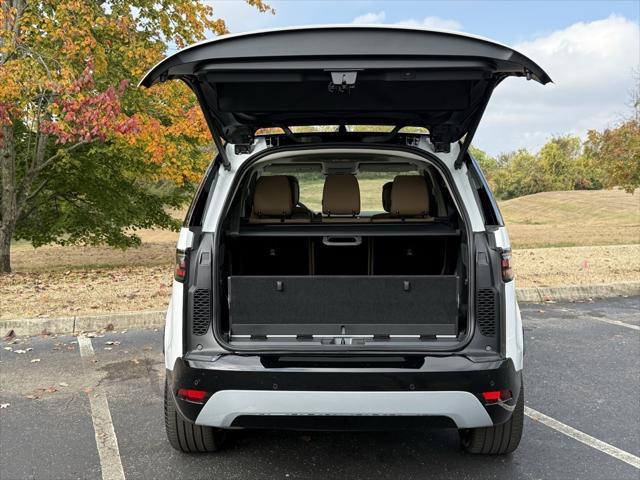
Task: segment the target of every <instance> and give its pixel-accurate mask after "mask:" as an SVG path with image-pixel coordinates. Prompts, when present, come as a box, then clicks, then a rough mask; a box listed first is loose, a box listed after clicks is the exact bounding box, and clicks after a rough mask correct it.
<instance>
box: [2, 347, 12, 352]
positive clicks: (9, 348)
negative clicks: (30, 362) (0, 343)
mask: <svg viewBox="0 0 640 480" xmlns="http://www.w3.org/2000/svg"><path fill="white" fill-rule="evenodd" d="M4 349H5V350H8V351H11V350H13V348H11V347H4Z"/></svg>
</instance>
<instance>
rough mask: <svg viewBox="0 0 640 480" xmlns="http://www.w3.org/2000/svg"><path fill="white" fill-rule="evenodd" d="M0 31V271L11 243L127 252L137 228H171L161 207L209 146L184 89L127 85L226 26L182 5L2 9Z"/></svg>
mask: <svg viewBox="0 0 640 480" xmlns="http://www.w3.org/2000/svg"><path fill="white" fill-rule="evenodd" d="M247 3H248V4H250V5H252V6H254V7H256V8H257V9H259V10H260V11H263V12H265V11H270V10H271V9H270V8H269V7H268V5H266V4H264V3H263V2H262V1H261V0H247ZM159 7H160V8H159ZM0 24H1V30H0V176H1V183H0V273H2V272H9V271H10V270H11V263H10V244H11V241H12V239H18V238H22V239H26V240H29V241H30V242H32V243H33V244H34V245H35V246H38V245H42V244H45V243H50V242H57V243H62V244H67V243H70V244H73V243H91V244H96V243H106V244H109V245H112V246H120V247H124V246H129V245H135V244H137V243H139V238H138V237H137V236H136V235H135V233H134V232H133V231H134V230H135V229H137V228H147V227H154V226H155V227H175V226H176V225H175V221H174V220H173V219H172V218H171V217H170V216H169V215H168V214H167V213H166V207H167V206H179V205H180V204H182V202H183V201H184V199H185V198H186V195H187V194H188V192H189V189H190V188H191V185H192V184H193V182H194V181H197V179H198V178H199V176H200V175H201V173H202V171H203V170H204V167H205V166H206V164H207V163H208V162H209V160H210V158H211V154H212V151H211V147H210V137H209V134H208V130H207V129H206V125H205V123H204V120H203V118H202V115H201V113H200V111H199V107H198V106H197V103H196V102H195V99H194V97H193V96H192V95H191V94H190V92H189V90H188V89H187V88H186V87H185V86H184V85H182V84H179V83H176V82H168V83H167V84H163V85H160V86H157V87H154V88H152V89H149V90H146V89H136V88H135V84H136V83H137V81H138V80H139V79H140V77H141V76H142V75H143V74H144V73H145V72H146V70H147V69H148V68H150V67H151V66H152V65H154V64H155V63H157V62H158V61H159V60H160V59H161V58H162V57H163V56H164V55H166V54H167V52H168V48H169V47H168V46H169V45H171V46H172V47H173V48H175V47H178V48H180V47H183V46H186V45H187V44H190V43H193V42H196V41H199V40H202V39H204V38H205V37H206V35H207V34H209V32H212V33H214V34H222V33H226V31H227V28H226V25H225V23H224V21H223V20H222V19H217V18H215V17H214V12H213V11H212V8H211V7H210V6H208V5H205V4H203V3H201V2H196V1H189V0H166V1H163V2H161V3H158V2H156V1H154V0H110V1H108V2H107V1H99V0H95V1H89V0H85V1H82V0H39V1H27V0H3V2H2V7H1V9H0Z"/></svg>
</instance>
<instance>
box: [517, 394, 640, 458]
mask: <svg viewBox="0 0 640 480" xmlns="http://www.w3.org/2000/svg"><path fill="white" fill-rule="evenodd" d="M524 414H525V415H526V416H527V417H529V418H530V419H532V420H535V421H536V422H540V423H542V424H544V425H546V426H547V427H549V428H553V429H554V430H556V431H558V432H560V433H562V434H564V435H566V436H567V437H571V438H573V439H574V440H577V441H579V442H581V443H584V444H585V445H588V446H589V447H591V448H595V449H596V450H599V451H601V452H602V453H606V454H607V455H609V456H611V457H613V458H616V459H618V460H622V461H623V462H626V463H628V464H629V465H631V466H632V467H635V468H637V469H640V457H636V456H635V455H633V454H631V453H629V452H625V451H624V450H621V449H619V448H618V447H614V446H613V445H609V444H608V443H606V442H603V441H602V440H598V439H597V438H594V437H592V436H591V435H587V434H586V433H584V432H581V431H580V430H576V429H575V428H573V427H570V426H569V425H565V424H564V423H562V422H559V421H558V420H556V419H554V418H551V417H549V416H547V415H545V414H544V413H540V412H538V411H537V410H534V409H533V408H530V407H524Z"/></svg>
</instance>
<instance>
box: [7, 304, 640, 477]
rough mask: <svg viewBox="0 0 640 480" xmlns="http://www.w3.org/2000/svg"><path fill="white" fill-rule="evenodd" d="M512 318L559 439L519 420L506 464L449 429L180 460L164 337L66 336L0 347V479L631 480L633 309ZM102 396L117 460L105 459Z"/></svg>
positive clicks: (638, 402) (312, 436) (528, 384)
mask: <svg viewBox="0 0 640 480" xmlns="http://www.w3.org/2000/svg"><path fill="white" fill-rule="evenodd" d="M522 314H523V319H524V328H525V345H526V355H525V388H526V404H527V406H528V407H529V408H530V409H533V410H529V413H531V412H532V411H533V412H540V413H542V414H544V415H546V416H548V417H551V419H552V420H553V421H554V422H557V424H558V425H560V427H559V428H551V427H550V426H549V425H548V424H545V423H543V422H541V421H540V420H539V419H535V416H532V415H530V416H529V417H527V418H526V420H525V432H524V437H523V440H522V443H521V444H520V447H519V449H518V450H517V451H516V452H515V453H514V454H512V455H509V456H504V457H480V456H473V455H469V454H465V453H463V452H462V451H461V450H460V448H459V445H458V436H457V432H456V431H455V430H426V431H405V432H402V431H394V432H368V433H364V432H358V433H330V432H327V433H324V432H322V433H319V432H286V431H236V432H233V434H232V435H230V438H229V441H228V443H227V445H226V447H225V449H224V450H222V451H220V452H217V453H215V454H208V455H183V454H180V453H178V452H176V451H174V450H172V449H171V447H170V446H169V444H168V443H167V441H166V439H165V435H164V422H163V409H162V404H163V401H162V386H163V382H164V367H163V360H162V352H161V349H162V345H161V343H162V332H159V331H135V332H134V331H131V332H124V333H123V332H107V333H105V334H104V335H103V336H102V334H99V335H98V336H96V337H94V338H91V339H90V347H92V348H93V352H95V356H87V355H84V354H83V356H81V355H80V345H79V344H78V339H77V338H75V337H70V336H58V337H30V338H20V339H17V343H12V342H11V341H5V342H2V344H1V346H2V348H1V349H0V362H1V363H0V407H2V408H0V478H1V479H2V480H11V479H27V478H37V479H75V478H79V479H94V478H95V479H101V478H118V471H120V472H121V473H122V474H123V476H124V477H125V478H127V479H138V478H140V479H147V478H148V479H164V478H190V479H205V478H216V479H227V478H229V479H252V478H283V479H296V478H362V479H375V478H389V479H391V478H393V479H398V478H407V479H412V478H416V479H417V478H452V479H453V478H455V479H493V478H495V479H505V478H506V479H512V478H513V479H516V478H517V479H606V480H609V479H638V478H640V469H639V468H640V467H638V466H634V465H633V463H635V462H637V461H638V460H639V459H638V456H640V377H639V372H638V360H639V359H640V297H635V298H620V299H612V300H599V301H595V302H589V303H567V304H560V303H557V304H555V303H554V304H542V305H532V304H529V305H524V306H522ZM2 333H3V334H4V333H6V332H2ZM83 342H84V345H85V351H84V353H86V344H87V341H86V340H85V341H83ZM81 343H82V342H81ZM28 349H31V350H28ZM19 350H20V351H24V353H16V351H19ZM100 398H106V402H104V404H105V406H106V405H107V403H108V406H107V408H106V413H107V416H109V415H110V422H108V429H111V428H112V430H110V431H111V435H113V434H114V435H115V438H116V439H117V448H116V449H115V452H114V451H113V449H111V451H108V452H107V453H105V450H104V442H105V439H104V436H105V435H106V436H109V435H107V434H106V433H105V432H107V433H108V431H107V430H108V429H107V430H105V427H104V418H103V417H104V412H103V415H102V418H96V417H100V414H99V413H97V412H98V411H99V408H100V407H99V405H100V403H99V402H98V400H99V399H100ZM97 399H98V400H97ZM111 425H112V427H111ZM565 427H566V428H565ZM576 430H577V431H579V433H581V434H586V438H587V440H586V441H578V440H577V439H576V438H575V436H572V434H571V432H575V431H576ZM602 442H604V443H602ZM99 444H101V445H102V449H101V453H99V451H98V445H99ZM609 447H610V448H609ZM612 450H613V451H614V454H612V453H611V452H612ZM615 452H622V455H623V456H625V458H627V460H629V459H631V463H629V461H623V460H620V458H619V455H618V456H616V454H615ZM101 455H102V456H103V458H101ZM114 463H118V464H119V465H121V468H122V469H121V470H118V469H117V468H116V469H114V468H112V467H113V466H114V465H113V464H114ZM114 472H115V474H114ZM114 475H115V476H114ZM120 478H122V477H120Z"/></svg>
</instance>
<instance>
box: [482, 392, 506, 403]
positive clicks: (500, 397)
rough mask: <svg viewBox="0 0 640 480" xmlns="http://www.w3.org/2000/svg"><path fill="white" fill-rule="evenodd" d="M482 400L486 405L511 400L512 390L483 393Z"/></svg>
mask: <svg viewBox="0 0 640 480" xmlns="http://www.w3.org/2000/svg"><path fill="white" fill-rule="evenodd" d="M482 398H484V401H485V402H486V403H498V402H504V401H506V400H510V399H511V390H491V391H490V392H482Z"/></svg>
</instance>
